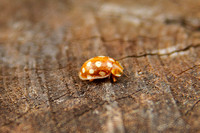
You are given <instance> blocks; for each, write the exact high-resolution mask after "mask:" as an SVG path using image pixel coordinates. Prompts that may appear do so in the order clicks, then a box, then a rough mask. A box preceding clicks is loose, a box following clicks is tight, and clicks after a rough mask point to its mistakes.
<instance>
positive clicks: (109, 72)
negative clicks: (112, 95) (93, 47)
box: [79, 56, 124, 82]
mask: <svg viewBox="0 0 200 133" xmlns="http://www.w3.org/2000/svg"><path fill="white" fill-rule="evenodd" d="M123 69H124V68H123V67H122V66H121V65H120V63H119V62H118V61H116V60H114V59H113V58H110V57H107V56H97V57H93V58H91V59H89V60H87V61H86V62H85V63H84V64H83V65H82V67H81V70H80V72H79V77H80V79H82V80H90V81H93V80H94V79H103V78H107V77H110V76H111V77H112V79H113V82H116V81H117V79H116V77H120V76H122V74H123Z"/></svg>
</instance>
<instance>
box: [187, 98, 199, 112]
mask: <svg viewBox="0 0 200 133" xmlns="http://www.w3.org/2000/svg"><path fill="white" fill-rule="evenodd" d="M199 102H200V99H199V100H198V101H196V102H195V103H194V104H193V106H192V107H191V108H190V109H189V110H187V111H186V113H185V114H184V115H188V114H189V113H190V112H191V111H192V110H193V109H194V108H195V106H196V105H197V104H198V103H199Z"/></svg>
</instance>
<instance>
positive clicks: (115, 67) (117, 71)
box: [111, 61, 124, 77]
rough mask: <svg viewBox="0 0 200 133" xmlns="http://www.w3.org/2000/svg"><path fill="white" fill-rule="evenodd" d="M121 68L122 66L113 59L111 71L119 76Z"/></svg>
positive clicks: (121, 71)
mask: <svg viewBox="0 0 200 133" xmlns="http://www.w3.org/2000/svg"><path fill="white" fill-rule="evenodd" d="M123 69H124V68H123V67H122V66H121V64H120V63H119V62H118V61H115V63H113V67H112V70H111V73H112V74H113V75H114V76H116V77H120V76H122V74H123Z"/></svg>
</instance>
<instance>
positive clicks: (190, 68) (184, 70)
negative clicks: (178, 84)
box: [177, 64, 200, 76]
mask: <svg viewBox="0 0 200 133" xmlns="http://www.w3.org/2000/svg"><path fill="white" fill-rule="evenodd" d="M199 66H200V64H199V65H194V66H192V67H190V68H188V69H186V70H184V71H182V72H180V73H178V74H177V76H180V75H181V74H183V73H185V72H187V71H189V70H192V69H194V68H195V67H199Z"/></svg>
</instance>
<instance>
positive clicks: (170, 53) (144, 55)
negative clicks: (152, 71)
mask: <svg viewBox="0 0 200 133" xmlns="http://www.w3.org/2000/svg"><path fill="white" fill-rule="evenodd" d="M198 47H200V44H197V45H189V46H187V47H185V48H183V49H178V50H174V51H172V52H169V53H164V54H159V53H158V52H157V53H145V54H141V55H128V56H125V57H122V58H119V59H117V60H123V59H126V58H141V57H146V56H169V55H172V54H174V53H179V52H184V51H187V50H189V49H190V48H198Z"/></svg>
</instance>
